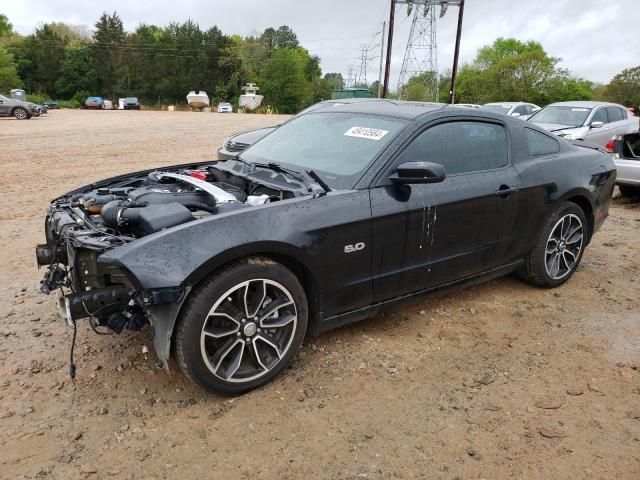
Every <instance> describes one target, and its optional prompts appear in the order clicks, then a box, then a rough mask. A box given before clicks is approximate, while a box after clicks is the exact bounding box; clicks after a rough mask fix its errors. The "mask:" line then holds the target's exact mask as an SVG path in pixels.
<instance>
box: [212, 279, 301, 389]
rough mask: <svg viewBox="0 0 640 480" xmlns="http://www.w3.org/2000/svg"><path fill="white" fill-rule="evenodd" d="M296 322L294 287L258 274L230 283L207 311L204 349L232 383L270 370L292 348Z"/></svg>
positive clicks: (214, 366) (222, 376)
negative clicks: (233, 283)
mask: <svg viewBox="0 0 640 480" xmlns="http://www.w3.org/2000/svg"><path fill="white" fill-rule="evenodd" d="M297 325H298V317H297V311H296V305H295V302H294V300H293V296H292V295H291V292H289V291H288V290H287V289H286V288H285V287H284V286H283V285H281V284H280V283H278V282H275V281H273V280H269V279H264V278H257V279H252V280H247V281H244V282H241V283H239V284H237V285H236V286H234V287H232V288H230V289H229V290H227V291H226V292H225V294H224V295H222V296H221V297H220V298H218V299H217V300H216V301H215V303H214V304H213V307H212V308H211V310H210V311H209V313H208V314H207V318H206V319H205V321H204V324H203V326H202V332H201V334H200V351H201V354H202V358H203V360H204V363H205V365H206V366H207V368H208V369H209V370H210V371H211V373H213V374H214V375H215V376H216V377H218V378H220V379H222V380H224V381H227V382H234V383H242V382H249V381H252V380H255V379H256V378H259V377H262V376H263V375H266V374H267V373H268V372H269V371H271V370H272V369H273V368H274V367H275V366H276V364H278V362H279V361H280V360H281V359H282V358H283V357H284V356H285V354H286V353H287V352H288V350H289V348H290V346H291V342H292V340H293V338H294V336H295V332H296V328H297Z"/></svg>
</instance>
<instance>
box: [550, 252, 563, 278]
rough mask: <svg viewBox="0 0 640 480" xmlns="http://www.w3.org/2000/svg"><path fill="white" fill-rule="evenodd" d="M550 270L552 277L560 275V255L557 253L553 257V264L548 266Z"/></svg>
mask: <svg viewBox="0 0 640 480" xmlns="http://www.w3.org/2000/svg"><path fill="white" fill-rule="evenodd" d="M547 265H548V268H549V273H550V274H551V276H552V277H556V276H557V275H558V271H559V270H560V254H559V253H556V254H554V255H553V256H552V257H551V262H550V263H548V264H547Z"/></svg>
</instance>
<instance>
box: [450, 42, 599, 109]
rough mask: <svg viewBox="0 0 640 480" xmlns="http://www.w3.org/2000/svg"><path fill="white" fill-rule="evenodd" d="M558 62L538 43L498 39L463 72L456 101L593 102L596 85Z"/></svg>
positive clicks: (458, 82)
mask: <svg viewBox="0 0 640 480" xmlns="http://www.w3.org/2000/svg"><path fill="white" fill-rule="evenodd" d="M559 62H560V59H559V58H555V57H551V56H549V55H548V54H547V53H546V52H545V50H544V48H542V45H541V44H540V43H538V42H534V41H528V42H521V41H520V40H516V39H515V38H499V39H497V40H496V41H495V42H493V44H492V45H490V46H486V47H483V48H481V49H480V50H479V51H478V54H477V56H476V58H475V59H474V61H473V62H472V63H471V64H466V65H463V66H462V67H461V68H460V71H459V73H458V79H457V86H456V101H457V102H460V103H486V102H492V101H506V100H521V101H527V102H533V103H537V104H541V105H544V104H546V103H549V102H553V101H562V100H578V99H588V98H591V97H592V96H593V92H592V90H593V85H592V84H591V83H590V82H587V81H585V80H583V79H579V78H575V77H573V76H572V75H571V74H570V73H569V72H568V71H567V70H565V69H561V68H558V63H559Z"/></svg>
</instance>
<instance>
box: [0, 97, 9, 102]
mask: <svg viewBox="0 0 640 480" xmlns="http://www.w3.org/2000/svg"><path fill="white" fill-rule="evenodd" d="M0 100H4V101H5V102H8V101H9V99H8V98H7V97H5V96H4V95H0Z"/></svg>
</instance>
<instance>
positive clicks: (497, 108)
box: [482, 103, 511, 115]
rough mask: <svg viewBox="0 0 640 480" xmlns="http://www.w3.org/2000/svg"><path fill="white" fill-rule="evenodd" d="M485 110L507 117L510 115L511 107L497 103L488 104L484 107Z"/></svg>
mask: <svg viewBox="0 0 640 480" xmlns="http://www.w3.org/2000/svg"><path fill="white" fill-rule="evenodd" d="M482 108H483V109H485V110H489V111H490V112H496V113H504V114H505V115H506V114H508V113H509V110H511V105H500V104H497V103H487V104H485V105H483V106H482Z"/></svg>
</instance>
